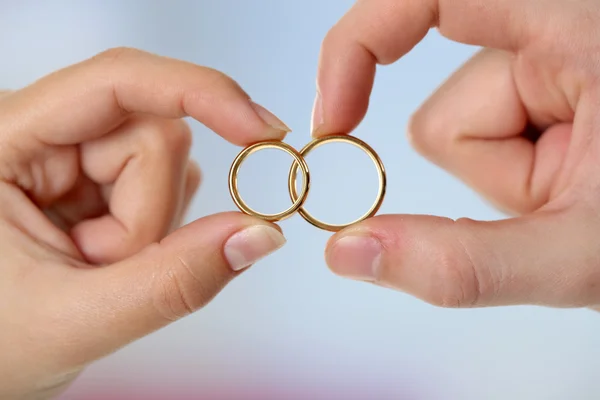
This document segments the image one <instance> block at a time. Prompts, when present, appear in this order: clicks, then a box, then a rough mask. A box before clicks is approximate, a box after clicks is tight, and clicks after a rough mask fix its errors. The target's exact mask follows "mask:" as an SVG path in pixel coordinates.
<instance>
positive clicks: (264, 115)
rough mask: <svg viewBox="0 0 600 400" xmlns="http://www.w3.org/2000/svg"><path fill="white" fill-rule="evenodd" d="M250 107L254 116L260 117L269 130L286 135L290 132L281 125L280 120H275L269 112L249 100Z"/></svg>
mask: <svg viewBox="0 0 600 400" xmlns="http://www.w3.org/2000/svg"><path fill="white" fill-rule="evenodd" d="M250 105H251V106H252V108H253V109H254V111H255V112H256V114H257V115H258V116H259V117H260V119H262V120H263V121H264V122H265V123H266V124H267V125H269V126H270V127H271V128H273V129H276V130H278V131H282V132H286V133H287V132H291V131H292V130H291V129H290V128H289V127H288V126H287V125H286V124H284V123H283V121H282V120H280V119H279V118H277V117H276V116H275V115H274V114H273V113H272V112H271V111H269V110H267V109H266V108H264V107H263V106H261V105H260V104H257V103H255V102H253V101H252V100H250Z"/></svg>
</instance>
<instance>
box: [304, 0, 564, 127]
mask: <svg viewBox="0 0 600 400" xmlns="http://www.w3.org/2000/svg"><path fill="white" fill-rule="evenodd" d="M550 3H555V2H544V5H543V7H540V3H539V2H534V1H522V0H508V1H507V0H491V1H486V2H485V6H484V5H483V3H482V1H480V0H460V1H456V0H408V1H397V0H359V1H357V2H356V4H355V5H354V7H352V8H351V10H350V11H349V12H348V13H347V14H346V15H345V16H344V17H343V18H342V19H341V20H340V21H339V22H338V23H337V24H336V25H335V26H334V27H333V28H332V29H331V30H330V31H329V32H328V34H327V36H326V37H325V40H324V41H323V45H322V49H321V56H320V60H319V68H318V76H317V87H318V90H317V99H316V100H315V111H314V112H313V135H314V136H321V135H325V134H329V133H337V132H342V133H345V132H350V131H352V130H353V129H354V128H355V127H356V125H357V124H358V123H359V122H360V121H361V120H362V119H363V117H364V115H365V113H366V111H367V107H368V103H369V95H370V93H371V89H372V86H373V80H374V76H375V70H376V65H377V64H390V63H392V62H394V61H396V60H398V59H399V58H400V57H402V56H403V55H404V54H406V53H407V52H408V51H410V50H411V49H412V48H413V47H414V46H415V45H416V44H417V43H418V42H419V41H421V39H423V37H424V36H425V35H426V34H427V32H428V31H429V29H430V28H431V27H434V26H436V27H438V28H439V30H440V32H441V33H442V34H443V35H445V36H446V37H448V38H450V39H453V40H456V41H459V42H463V43H468V44H475V45H480V46H485V47H492V48H498V49H505V50H511V51H513V50H517V49H519V48H522V47H524V46H526V45H527V43H529V41H530V40H531V39H532V37H536V36H537V39H538V40H540V39H541V38H540V36H541V35H540V34H539V33H540V32H541V28H540V26H541V25H542V24H543V23H544V22H545V21H547V20H549V18H547V15H548V14H549V13H552V12H553V8H552V7H551V6H552V5H553V4H550ZM536 34H537V35H536Z"/></svg>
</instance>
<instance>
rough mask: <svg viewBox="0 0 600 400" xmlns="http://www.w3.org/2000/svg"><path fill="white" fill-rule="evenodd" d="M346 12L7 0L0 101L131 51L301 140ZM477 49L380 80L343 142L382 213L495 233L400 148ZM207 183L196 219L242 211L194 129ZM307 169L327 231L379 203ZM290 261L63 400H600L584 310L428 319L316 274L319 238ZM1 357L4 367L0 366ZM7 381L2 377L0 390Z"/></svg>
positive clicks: (389, 298) (219, 144)
mask: <svg viewBox="0 0 600 400" xmlns="http://www.w3.org/2000/svg"><path fill="white" fill-rule="evenodd" d="M351 5H352V1H350V0H336V1H323V0H285V1H281V0H254V1H246V0H218V1H217V0H212V1H211V0H201V1H191V0H190V1H171V2H158V1H142V0H137V1H136V0H123V1H117V0H109V1H100V0H96V1H94V0H88V1H75V0H73V1H52V2H42V1H23V0H21V1H19V2H16V1H7V0H0V60H1V63H0V87H4V88H9V89H18V88H20V87H22V86H24V85H27V84H29V83H31V82H32V81H34V80H35V79H37V78H39V77H41V76H43V75H45V74H48V73H50V72H51V71H53V70H56V69H58V68H61V67H63V66H66V65H69V64H72V63H76V62H78V61H81V60H83V59H85V58H88V57H90V56H93V55H94V54H96V53H98V52H100V51H102V50H105V49H107V48H110V47H116V46H130V47H136V48H140V49H144V50H147V51H150V52H155V53H159V54H162V55H166V56H170V57H175V58H180V59H184V60H187V61H191V62H194V63H197V64H202V65H206V66H210V67H213V68H216V69H219V70H221V71H223V72H225V73H227V74H228V75H230V76H232V77H233V78H234V79H236V80H237V81H238V82H239V83H240V85H241V86H242V87H243V88H244V89H245V90H246V91H247V92H248V93H249V94H250V95H251V96H252V97H253V99H254V100H255V101H257V102H258V103H260V104H262V105H264V106H265V107H267V108H269V109H270V110H272V111H273V112H274V113H275V114H276V115H278V116H279V117H280V118H281V119H282V120H283V121H285V122H286V123H287V124H288V125H289V126H290V127H291V128H292V129H293V132H292V133H291V134H290V135H289V136H288V138H287V139H286V141H287V142H288V143H290V144H291V145H293V146H295V147H297V148H300V147H302V146H303V145H304V144H306V143H307V142H308V141H309V140H310V135H309V128H310V114H311V107H312V103H313V98H314V94H315V74H316V65H317V59H318V54H319V47H320V44H321V40H322V38H323V37H324V35H325V33H326V32H327V30H328V29H329V28H330V27H331V26H332V25H333V24H334V23H335V22H336V21H337V20H338V19H339V18H340V17H341V16H342V15H343V14H344V13H345V11H347V9H348V8H349V7H350V6H351ZM474 51H476V49H475V48H473V47H468V46H463V45H459V44H455V43H451V42H449V41H447V40H445V39H443V38H441V37H440V36H439V35H438V34H437V33H435V32H432V33H431V34H430V35H429V36H428V37H427V38H426V40H425V41H424V42H422V43H421V44H420V45H419V46H417V47H416V48H415V49H414V51H412V52H411V53H410V54H409V55H408V56H406V57H405V58H404V59H402V60H401V61H400V62H398V63H396V64H395V65H393V66H388V67H385V68H380V69H379V71H378V78H377V81H376V85H375V89H374V92H373V96H372V101H371V107H370V111H369V113H368V116H367V118H366V119H365V121H364V122H363V123H362V124H361V125H360V126H359V128H358V129H357V130H356V131H355V132H354V134H355V135H356V136H358V137H360V138H362V139H363V140H365V141H367V142H368V143H369V144H370V145H371V146H373V147H374V148H375V150H377V151H378V153H379V154H380V156H381V158H382V160H383V162H384V164H385V165H386V168H387V172H388V179H389V183H388V194H387V197H386V200H385V202H384V204H383V207H382V209H381V212H380V213H422V214H434V215H441V216H447V217H453V218H457V217H463V216H466V217H470V218H475V219H483V220H489V219H498V218H503V215H501V214H499V213H497V212H496V211H495V210H493V209H492V208H491V207H490V206H489V205H487V204H486V203H485V202H483V201H482V200H481V199H479V198H478V197H477V196H476V195H475V194H474V193H473V192H471V191H470V190H469V189H467V188H466V187H465V186H463V185H462V184H461V183H459V182H458V181H456V180H455V179H454V178H452V177H450V176H449V175H447V174H446V173H445V172H443V171H441V170H439V169H438V168H436V167H435V166H433V165H431V164H429V163H427V162H426V161H425V160H423V159H422V158H420V157H419V156H418V155H417V154H416V153H415V152H414V151H413V150H411V148H410V147H409V145H408V143H407V141H406V138H405V127H406V124H407V121H408V118H409V116H410V114H411V113H412V112H413V111H414V110H415V109H416V108H417V107H418V105H419V104H420V103H421V102H422V101H423V100H424V99H425V98H426V97H427V96H428V95H429V94H430V93H431V92H432V91H433V90H434V89H435V87H436V86H438V85H439V84H440V83H441V82H442V81H443V80H444V79H445V78H446V77H447V76H448V75H449V74H450V73H451V72H452V71H453V70H454V69H455V68H457V67H458V66H459V65H460V64H461V63H463V62H464V61H465V60H466V59H467V58H468V57H469V56H470V55H472V54H473V52H474ZM190 123H191V124H192V127H193V130H194V133H195V143H194V147H193V156H194V157H195V158H196V159H197V160H198V161H199V162H200V164H201V166H202V168H203V171H204V183H203V186H202V188H201V191H200V193H199V195H198V196H197V198H196V200H195V202H194V203H193V206H192V209H191V213H190V215H189V219H195V218H198V217H201V216H205V215H208V214H211V213H215V212H222V211H229V210H235V206H234V204H233V202H232V201H231V198H230V197H229V193H228V189H227V173H228V169H229V166H230V165H231V162H232V160H233V158H234V157H235V156H236V154H237V153H238V152H239V151H240V150H241V149H240V148H238V147H235V146H233V145H231V144H228V143H226V142H225V141H224V140H223V139H221V138H220V137H218V136H217V135H215V134H214V133H212V132H210V131H209V130H208V129H206V128H205V127H203V126H201V125H200V124H198V123H195V122H193V121H190ZM307 161H308V163H309V165H310V168H311V176H312V178H313V181H314V182H313V186H312V189H311V195H310V197H309V200H308V202H307V204H306V207H307V208H308V209H310V211H312V212H313V213H314V214H315V215H316V216H318V217H320V218H322V219H324V220H327V221H330V222H334V223H342V222H344V221H349V220H351V219H354V218H356V217H358V216H359V215H361V214H362V213H363V212H364V210H366V209H367V208H368V207H369V205H370V204H371V202H372V201H373V199H374V197H375V194H376V189H377V186H376V185H377V182H376V172H375V169H374V167H373V165H372V163H371V161H370V160H369V159H368V157H367V156H366V155H364V154H362V153H361V152H360V151H359V150H357V149H355V148H352V147H350V146H345V145H343V144H335V145H330V146H326V147H321V148H319V149H318V150H317V151H315V152H314V153H312V154H311V155H310V156H309V157H308V158H307ZM290 162H291V159H290V158H289V157H288V156H287V155H285V154H284V153H281V152H277V151H264V152H261V153H258V154H255V155H253V156H252V157H251V158H250V159H249V160H248V161H247V162H246V163H245V164H244V167H243V169H242V173H241V175H240V188H241V192H242V195H243V196H244V197H245V198H246V199H247V201H248V203H249V204H250V205H251V206H253V207H255V208H257V209H259V210H261V211H264V212H275V211H279V210H282V209H284V208H287V206H288V204H289V198H288V194H287V190H286V178H287V171H288V168H289V165H290ZM281 226H282V228H283V230H284V231H285V233H286V235H287V238H288V245H287V246H286V247H285V248H283V249H282V250H281V251H279V252H278V253H276V254H274V255H272V256H271V257H270V258H268V259H266V260H264V261H262V262H260V263H258V264H257V265H255V266H254V267H253V268H251V269H250V270H248V271H247V272H246V273H244V274H243V275H242V276H241V277H240V278H239V279H237V280H236V281H234V282H233V283H232V284H231V285H230V286H228V287H227V288H226V290H225V291H224V292H223V293H222V294H220V295H219V296H218V297H217V298H216V299H215V300H214V301H213V302H212V303H211V304H210V305H209V306H208V307H206V308H205V309H204V310H201V311H200V312H198V313H196V314H195V315H193V316H190V317H188V318H186V319H184V320H182V321H180V322H177V323H175V324H173V325H172V326H170V327H168V328H166V329H163V330H161V331H159V332H156V333H155V334H153V335H151V336H149V337H147V338H145V339H143V340H140V341H139V342H136V343H134V344H132V345H130V346H128V347H127V348H125V349H123V350H121V351H120V352H118V353H116V354H114V355H112V356H110V357H108V358H106V359H104V360H102V361H101V362H99V363H97V364H95V365H93V366H92V367H90V368H89V369H87V370H86V372H85V373H84V374H83V375H82V376H81V378H80V379H79V380H78V381H77V382H76V384H75V385H74V386H73V387H72V389H71V390H70V391H69V392H67V393H66V394H65V395H64V396H63V399H65V400H71V399H73V400H75V399H77V400H79V399H83V400H87V399H137V398H141V399H261V400H267V399H321V398H322V399H406V400H416V399H427V400H437V399H444V400H454V399H461V400H470V399H473V400H476V399H477V400H480V399H489V400H492V399H528V400H529V399H545V400H551V399H597V398H599V396H600V380H599V379H597V371H598V367H599V366H600V362H599V360H600V357H599V356H600V346H599V345H600V335H598V333H597V332H598V329H600V318H599V316H598V315H596V314H594V313H592V312H589V311H585V310H576V311H573V310H550V309H544V308H535V307H508V308H497V309H482V310H445V309H438V308H435V307H432V306H429V305H427V304H424V303H423V302H421V301H419V300H416V299H414V298H411V297H409V296H407V295H404V294H401V293H395V292H392V291H388V290H385V289H382V288H379V287H375V286H372V285H367V284H361V283H357V282H352V281H348V280H343V279H341V278H338V277H336V276H334V275H333V274H332V273H331V272H329V270H328V269H327V267H326V265H325V262H324V259H323V250H324V246H325V243H326V241H327V239H328V238H329V236H330V234H329V233H328V232H323V231H320V230H317V229H316V228H313V227H312V226H311V225H309V224H307V223H306V222H305V221H304V220H303V219H301V218H300V217H299V216H294V217H293V218H291V219H289V220H286V221H284V222H283V223H281ZM0 357H1V355H0ZM0 379H1V377H0Z"/></svg>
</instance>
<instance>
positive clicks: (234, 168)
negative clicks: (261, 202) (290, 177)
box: [229, 140, 310, 222]
mask: <svg viewBox="0 0 600 400" xmlns="http://www.w3.org/2000/svg"><path fill="white" fill-rule="evenodd" d="M263 149H278V150H283V151H285V152H286V153H288V154H289V155H291V156H292V157H294V163H293V166H294V167H295V169H294V171H298V165H299V166H300V170H301V171H302V175H303V183H302V192H301V194H300V195H298V194H295V195H294V199H293V200H292V202H293V204H292V205H291V206H290V207H289V208H288V209H287V210H285V211H282V212H280V213H277V214H263V213H260V212H258V211H256V210H253V209H252V208H250V206H248V205H247V204H246V202H245V201H244V200H243V199H242V196H241V195H240V192H239V190H238V179H237V178H238V173H239V170H240V167H241V166H242V163H243V162H244V160H245V159H246V158H247V157H248V156H249V155H251V154H252V153H255V152H257V151H259V150H263ZM295 177H296V175H295V174H294V178H295ZM295 183H296V180H295V179H294V184H295ZM309 188H310V172H309V170H308V165H307V164H306V161H305V160H304V158H303V157H302V156H301V155H300V153H298V151H297V150H296V149H294V148H293V147H292V146H290V145H288V144H286V143H283V142H280V141H274V140H273V141H267V142H260V143H256V144H253V145H251V146H248V147H246V148H245V149H244V150H242V151H241V152H240V153H239V154H238V155H237V157H236V158H235V159H234V160H233V164H232V165H231V168H230V170H229V193H230V194H231V197H232V198H233V201H234V202H235V204H236V206H237V207H238V208H239V209H240V210H241V211H242V212H244V213H246V214H248V215H252V216H254V217H258V218H261V219H263V220H266V221H271V222H275V221H281V220H284V219H286V218H288V217H289V216H291V215H292V214H294V213H295V212H296V211H298V209H299V208H300V207H302V204H304V201H305V200H306V197H307V196H308V190H309ZM295 189H296V186H294V193H296V190H295Z"/></svg>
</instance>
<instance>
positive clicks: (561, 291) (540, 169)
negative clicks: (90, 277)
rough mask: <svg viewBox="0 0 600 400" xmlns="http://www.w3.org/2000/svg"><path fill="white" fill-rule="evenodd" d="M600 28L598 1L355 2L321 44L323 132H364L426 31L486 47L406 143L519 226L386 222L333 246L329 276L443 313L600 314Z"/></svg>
mask: <svg viewBox="0 0 600 400" xmlns="http://www.w3.org/2000/svg"><path fill="white" fill-rule="evenodd" d="M599 21H600V3H598V2H597V1H593V0H575V1H562V0H548V1H536V0H487V1H482V0H404V1H398V0H360V1H358V2H357V3H356V4H355V6H354V7H353V8H352V9H351V11H350V12H349V13H348V14H347V15H346V16H345V17H344V18H343V19H342V20H341V21H340V22H339V23H338V24H337V25H336V26H335V27H334V28H333V29H332V30H331V31H330V32H329V34H328V35H327V37H326V39H325V41H324V43H323V48H322V54H321V60H320V65H319V73H318V92H319V95H318V96H317V100H316V102H315V112H314V122H313V124H314V125H313V126H314V132H313V134H314V135H315V136H320V135H324V134H328V133H334V132H350V131H351V130H352V129H354V128H355V127H356V125H357V124H358V123H359V122H360V121H361V119H362V118H363V116H364V115H365V113H366V111H367V105H368V101H369V96H370V92H371V87H372V85H373V80H374V75H375V69H376V64H390V63H393V62H394V61H396V60H398V59H399V58H400V57H402V56H403V55H404V54H406V53H407V52H409V51H410V49H411V48H412V47H413V46H415V45H416V44H417V43H418V42H419V41H420V40H421V39H422V38H423V37H424V36H425V35H426V33H427V32H428V31H429V29H430V28H431V27H436V28H438V29H439V31H440V32H441V33H442V34H443V35H444V36H446V37H448V38H450V39H453V40H456V41H459V42H463V43H467V44H473V45H481V46H484V47H485V48H484V49H483V50H482V51H481V52H479V53H478V54H477V55H476V56H475V57H473V59H471V60H470V61H469V62H467V63H466V64H465V65H464V66H463V67H462V68H461V69H460V70H459V71H458V72H456V74H455V75H454V76H453V77H451V78H450V79H449V80H448V81H447V82H446V83H445V84H444V85H443V86H442V87H441V88H440V89H439V90H438V91H437V92H436V93H435V94H434V95H433V96H432V97H431V98H430V99H429V100H428V101H427V102H426V103H425V104H424V105H423V106H422V108H421V109H420V110H419V111H417V112H416V114H415V115H414V117H413V118H412V120H411V123H410V127H409V135H410V140H411V142H412V143H413V145H414V146H415V147H416V149H417V150H418V151H419V152H420V153H422V154H423V155H425V156H426V157H427V158H428V159H430V160H431V161H432V162H434V163H436V164H438V165H439V166H441V167H443V168H445V169H447V170H448V171H449V172H450V173H452V174H454V175H456V176H457V177H459V178H461V179H462V180H463V181H464V182H466V183H467V184H468V185H470V186H472V187H473V188H475V189H476V190H477V191H479V193H481V194H482V195H483V196H485V197H486V198H487V199H489V200H490V201H492V202H493V203H494V204H496V205H497V206H498V207H500V208H502V209H503V210H506V211H508V212H510V213H512V214H514V215H516V216H517V217H515V218H512V219H507V220H504V221H497V222H476V221H472V220H469V219H460V220H458V221H453V220H450V219H446V218H436V217H430V216H415V215H388V216H380V217H376V218H373V219H370V220H367V221H365V222H363V223H362V224H359V225H356V226H353V227H351V228H348V229H346V230H345V231H342V232H340V233H338V234H336V235H335V236H334V237H333V238H332V239H331V241H330V243H329V245H328V249H327V260H328V263H329V265H330V267H331V269H332V270H333V271H334V272H336V273H338V274H340V275H343V276H347V277H352V278H355V279H360V280H366V281H371V282H375V283H377V284H379V285H382V286H386V287H391V288H394V289H398V290H403V291H406V292H408V293H410V294H412V295H414V296H417V297H419V298H421V299H424V300H426V301H428V302H430V303H432V304H435V305H439V306H445V307H472V306H497V305H510V304H540V305H547V306H556V307H581V306H595V305H598V304H600V240H599V236H600V58H599V57H598V54H599V49H600V35H599V33H600V28H599V26H600V25H599V24H598V22H599ZM432 62H440V60H433V59H432Z"/></svg>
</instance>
